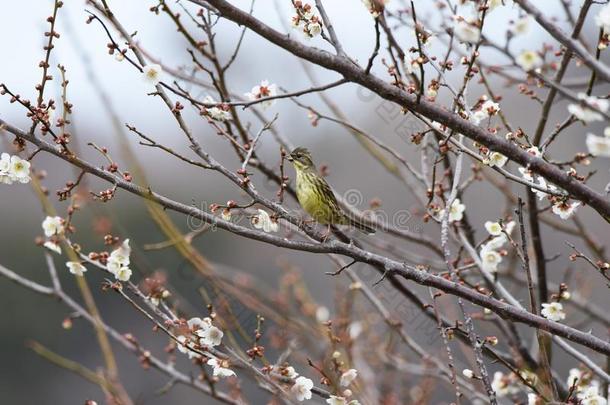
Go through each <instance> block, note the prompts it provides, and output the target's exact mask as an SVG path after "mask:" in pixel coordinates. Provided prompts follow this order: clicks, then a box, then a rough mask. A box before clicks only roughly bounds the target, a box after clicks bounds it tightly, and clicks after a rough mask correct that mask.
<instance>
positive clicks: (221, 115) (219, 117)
mask: <svg viewBox="0 0 610 405" xmlns="http://www.w3.org/2000/svg"><path fill="white" fill-rule="evenodd" d="M203 102H204V103H205V104H206V105H213V106H212V107H205V108H203V110H202V112H201V114H205V115H207V116H209V117H210V118H211V119H213V120H214V121H228V120H230V119H231V113H230V112H229V111H227V110H225V109H224V108H222V106H221V105H220V103H218V102H217V101H215V100H214V98H212V96H205V97H204V99H203Z"/></svg>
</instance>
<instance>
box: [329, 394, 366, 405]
mask: <svg viewBox="0 0 610 405" xmlns="http://www.w3.org/2000/svg"><path fill="white" fill-rule="evenodd" d="M326 403H327V404H330V405H360V402H358V400H356V399H352V400H351V401H349V402H347V399H345V397H339V396H337V395H331V396H330V397H329V398H328V399H327V400H326Z"/></svg>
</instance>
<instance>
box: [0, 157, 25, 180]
mask: <svg viewBox="0 0 610 405" xmlns="http://www.w3.org/2000/svg"><path fill="white" fill-rule="evenodd" d="M30 180H31V177H30V162H28V161H27V160H23V159H21V158H20V157H19V156H16V155H14V156H11V155H9V154H8V153H3V154H2V155H0V183H4V184H13V183H23V184H25V183H29V182H30Z"/></svg>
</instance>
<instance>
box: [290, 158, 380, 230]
mask: <svg viewBox="0 0 610 405" xmlns="http://www.w3.org/2000/svg"><path fill="white" fill-rule="evenodd" d="M288 160H290V161H291V162H292V164H293V165H294V168H295V170H296V173H297V178H296V193H297V199H298V200H299V204H301V207H303V209H304V210H305V212H307V213H308V214H309V215H311V217H312V218H313V219H314V220H315V221H316V222H318V223H320V224H325V225H326V224H335V225H351V226H354V227H356V228H358V229H359V230H361V231H363V232H365V233H374V232H375V230H374V229H372V228H370V227H369V226H367V225H365V224H363V223H362V222H360V221H359V220H358V219H356V218H350V217H348V216H347V215H346V214H345V213H344V212H343V210H342V209H341V207H339V204H338V203H337V198H336V197H335V194H334V193H333V191H332V189H331V188H330V186H329V185H328V183H327V182H326V180H324V178H323V177H322V176H320V175H319V174H318V171H317V170H316V166H315V165H314V163H313V161H312V159H311V154H310V153H309V151H308V150H307V149H305V148H302V147H299V148H296V149H295V150H293V151H292V152H291V153H290V156H289V158H288Z"/></svg>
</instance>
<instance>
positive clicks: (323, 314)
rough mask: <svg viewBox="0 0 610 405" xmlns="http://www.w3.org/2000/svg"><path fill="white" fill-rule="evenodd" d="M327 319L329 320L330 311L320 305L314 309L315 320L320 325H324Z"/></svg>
mask: <svg viewBox="0 0 610 405" xmlns="http://www.w3.org/2000/svg"><path fill="white" fill-rule="evenodd" d="M328 318H330V311H329V310H328V308H326V307H325V306H324V305H320V306H319V307H318V308H317V309H316V320H317V321H318V322H320V323H324V322H326V321H328Z"/></svg>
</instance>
